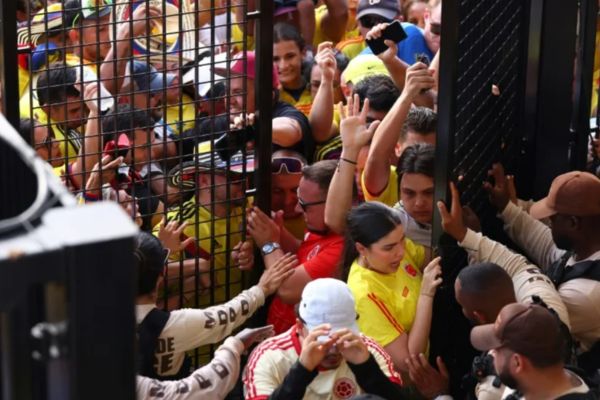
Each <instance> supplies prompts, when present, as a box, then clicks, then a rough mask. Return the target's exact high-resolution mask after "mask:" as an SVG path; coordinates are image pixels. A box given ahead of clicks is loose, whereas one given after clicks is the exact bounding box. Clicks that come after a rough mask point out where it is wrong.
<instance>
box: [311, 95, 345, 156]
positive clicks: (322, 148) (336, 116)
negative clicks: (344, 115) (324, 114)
mask: <svg viewBox="0 0 600 400" xmlns="http://www.w3.org/2000/svg"><path fill="white" fill-rule="evenodd" d="M340 120H341V118H340V113H339V111H338V109H337V107H334V108H333V126H335V129H336V131H337V132H338V133H337V134H336V135H335V136H332V137H331V138H329V139H328V140H327V141H325V142H323V143H319V144H317V147H316V149H315V155H314V157H313V160H315V162H316V161H321V160H334V159H335V160H336V159H338V158H339V157H340V154H342V138H341V137H340V134H339V131H340Z"/></svg>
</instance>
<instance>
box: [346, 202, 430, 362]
mask: <svg viewBox="0 0 600 400" xmlns="http://www.w3.org/2000/svg"><path fill="white" fill-rule="evenodd" d="M424 256H425V254H424V249H423V247H422V246H420V245H417V244H415V243H413V242H412V241H410V240H409V239H407V238H406V237H405V234H404V229H403V227H402V225H401V223H400V218H399V216H398V214H397V212H396V211H394V210H393V209H392V208H390V207H388V206H386V205H384V204H382V203H377V202H368V203H363V204H361V205H360V206H358V207H356V208H355V209H353V210H352V211H351V212H350V214H349V216H348V222H347V232H346V243H345V245H344V257H343V264H342V267H343V268H342V274H343V276H347V281H348V286H349V287H350V290H352V293H353V294H354V297H355V299H356V311H357V313H358V315H359V319H358V326H359V328H360V330H361V332H362V333H364V334H365V335H367V336H369V337H372V338H373V339H375V340H376V341H377V342H378V343H379V344H380V345H381V346H382V347H383V348H384V349H385V350H386V351H387V352H388V353H389V354H390V356H391V357H392V360H393V361H394V365H395V367H396V369H397V370H399V371H406V370H407V366H406V364H405V360H406V359H407V358H408V357H409V356H410V355H411V354H419V353H424V352H426V351H427V348H428V338H429V331H430V328H431V315H432V306H433V297H434V295H435V291H436V289H437V287H438V286H439V285H440V284H441V283H442V278H441V272H442V270H441V266H440V264H439V262H440V259H439V258H436V259H434V260H433V261H432V262H431V263H429V265H427V267H425V269H422V264H423V262H424Z"/></svg>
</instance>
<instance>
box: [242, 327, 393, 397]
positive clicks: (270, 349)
mask: <svg viewBox="0 0 600 400" xmlns="http://www.w3.org/2000/svg"><path fill="white" fill-rule="evenodd" d="M361 337H362V338H363V340H364V341H365V343H366V344H367V348H368V349H369V352H370V353H371V354H372V355H373V357H374V358H375V361H376V362H377V364H379V367H380V368H381V370H382V371H383V373H384V374H385V375H386V376H387V377H388V378H389V379H390V381H392V382H394V383H398V384H401V383H402V378H400V375H399V374H398V373H397V372H396V371H395V370H394V366H393V364H392V360H391V358H390V356H389V355H388V354H387V353H386V352H385V351H384V350H383V349H382V348H381V347H380V346H378V345H377V343H375V341H373V340H372V339H371V338H368V337H366V336H363V335H361ZM301 350H302V348H301V344H300V340H299V339H298V334H297V331H296V326H295V325H294V326H293V327H292V328H290V329H289V330H288V331H286V332H284V333H282V334H281V335H279V336H275V337H272V338H269V339H267V340H265V341H264V342H262V343H261V344H259V345H258V347H256V348H255V349H254V351H253V352H252V354H251V355H250V358H249V360H248V363H247V364H246V369H245V370H244V375H243V378H242V380H243V382H244V397H245V398H246V400H263V399H267V398H268V397H269V396H270V395H271V394H272V393H273V391H275V389H277V387H278V386H279V385H281V383H282V382H283V380H284V379H285V377H286V375H287V374H288V372H289V370H290V368H291V367H292V365H294V363H295V362H296V361H298V357H300V352H301ZM362 393H363V391H362V390H361V388H360V386H359V385H358V383H357V381H356V377H355V376H354V373H353V372H352V370H351V369H350V367H348V364H346V362H345V361H342V363H341V364H340V366H339V367H338V368H336V369H333V370H328V371H320V372H319V374H318V375H317V377H316V378H315V379H313V381H312V382H311V383H310V385H308V387H307V388H306V392H305V393H304V399H310V400H339V399H349V398H352V397H353V396H355V395H358V394H362Z"/></svg>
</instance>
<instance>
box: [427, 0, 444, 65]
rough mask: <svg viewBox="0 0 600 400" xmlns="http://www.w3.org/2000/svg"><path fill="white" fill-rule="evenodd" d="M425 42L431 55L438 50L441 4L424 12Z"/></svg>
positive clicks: (440, 29) (440, 28)
mask: <svg viewBox="0 0 600 400" xmlns="http://www.w3.org/2000/svg"><path fill="white" fill-rule="evenodd" d="M424 18H425V29H424V32H423V33H424V35H425V41H426V42H427V47H429V50H431V52H432V53H433V54H435V53H437V52H438V50H439V49H440V34H441V33H442V2H441V1H440V2H438V4H437V5H435V6H433V7H431V9H427V10H425V14H424Z"/></svg>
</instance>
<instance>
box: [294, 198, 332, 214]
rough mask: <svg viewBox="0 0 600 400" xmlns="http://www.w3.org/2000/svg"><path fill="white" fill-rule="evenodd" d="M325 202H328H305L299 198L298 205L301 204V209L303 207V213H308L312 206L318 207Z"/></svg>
mask: <svg viewBox="0 0 600 400" xmlns="http://www.w3.org/2000/svg"><path fill="white" fill-rule="evenodd" d="M325 202H326V200H319V201H310V202H305V201H304V200H302V199H301V198H300V197H298V204H300V207H302V211H306V209H307V208H308V207H310V206H317V205H319V204H325Z"/></svg>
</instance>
